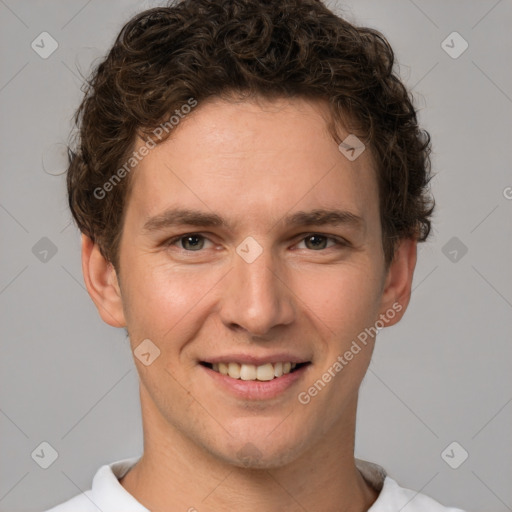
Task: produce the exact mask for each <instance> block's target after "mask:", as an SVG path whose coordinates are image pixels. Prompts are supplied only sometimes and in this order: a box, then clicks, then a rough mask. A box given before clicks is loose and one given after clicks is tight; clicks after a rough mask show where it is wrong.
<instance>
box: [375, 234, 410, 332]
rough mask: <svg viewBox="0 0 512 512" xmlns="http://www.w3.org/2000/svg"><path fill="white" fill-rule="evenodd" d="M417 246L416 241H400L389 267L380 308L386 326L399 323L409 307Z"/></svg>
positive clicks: (407, 239) (405, 239)
mask: <svg viewBox="0 0 512 512" xmlns="http://www.w3.org/2000/svg"><path fill="white" fill-rule="evenodd" d="M417 246H418V242H417V241H416V240H414V239H410V238H404V239H402V240H400V242H399V244H398V247H397V248H396V251H395V255H394V257H393V261H392V262H391V264H390V266H389V269H388V272H387V275H386V278H385V281H384V286H383V291H382V297H381V306H380V314H381V316H382V315H385V316H386V326H390V325H394V324H396V323H398V322H399V321H400V320H401V318H402V317H403V315H404V313H405V310H406V309H407V306H408V305H409V300H410V298H411V286H412V278H413V274H414V269H415V267H416V258H417ZM390 311H393V313H394V315H393V316H392V317H391V315H390V314H389V312H390ZM386 312H388V314H386Z"/></svg>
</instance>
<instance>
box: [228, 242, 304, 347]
mask: <svg viewBox="0 0 512 512" xmlns="http://www.w3.org/2000/svg"><path fill="white" fill-rule="evenodd" d="M226 279H227V281H226V283H225V288H224V290H223V298H222V305H221V308H220V315H221V319H222V321H223V323H224V325H226V326H227V327H229V328H230V329H234V330H243V331H246V333H247V334H248V335H252V336H259V337H261V336H265V335H268V334H269V333H270V331H271V330H272V329H274V328H276V327H278V326H285V325H289V324H290V323H291V322H293V320H294V316H295V308H294V305H293V293H292V291H291V289H290V288H289V286H290V285H289V284H288V283H287V282H286V281H287V274H286V269H284V268H283V266H282V265H280V264H279V262H278V261H276V259H275V257H274V256H273V255H272V254H271V251H270V250H267V249H265V250H263V252H262V254H260V256H259V257H258V258H257V259H256V260H255V261H252V262H251V263H249V262H247V261H245V260H244V259H243V258H242V257H239V255H238V254H235V255H234V263H233V268H232V270H231V272H229V273H228V275H227V276H226Z"/></svg>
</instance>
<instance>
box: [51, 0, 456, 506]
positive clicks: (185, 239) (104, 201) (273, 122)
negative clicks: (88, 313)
mask: <svg viewBox="0 0 512 512" xmlns="http://www.w3.org/2000/svg"><path fill="white" fill-rule="evenodd" d="M77 121H78V123H79V126H80V134H79V135H80V137H79V141H78V145H77V147H76V149H75V151H74V153H73V154H72V158H71V161H70V167H69V170H68V192H69V202H70V207H71V210H72V212H73V215H74V218H75V220H76V221H77V224H78V226H79V228H80V230H81V231H82V261H83V265H82V266H83V274H84V279H85V283H86V286H87V289H88V291H89V294H90V296H91V298H92V300H93V301H94V303H95V304H96V306H97V308H98V311H99V314H100V315H101V317H102V319H103V320H104V321H105V322H107V323H108V324H109V325H112V326H116V327H123V328H126V330H127V332H128V334H129V338H130V344H131V347H132V350H133V353H134V362H135V364H136V366H137V370H138V373H139V378H140V399H141V408H142V419H143V428H144V453H143V455H142V457H141V458H140V459H127V460H123V461H118V462H115V463H112V464H110V465H107V466H103V467H102V468H101V469H100V470H99V471H98V473H97V474H96V476H95V478H94V481H93V484H92V489H91V490H90V491H87V492H86V493H84V494H82V495H79V496H76V497H75V498H73V499H72V500H70V501H68V502H66V503H65V504H62V505H60V506H58V507H56V508H54V509H52V511H53V512H64V511H73V512H78V511H89V510H91V511H92V510H101V511H103V512H110V511H123V512H132V511H133V512H135V511H145V510H151V511H153V512H156V511H180V510H183V511H187V510H188V511H199V512H201V511H203V510H204V511H228V510H229V511H231V510H239V509H243V510H245V511H249V512H250V511H253V510H254V511H256V510H258V511H260V510H265V511H278V510H279V511H281V510H286V511H304V510H308V511H315V512H327V511H334V510H336V511H338V510H339V511H366V510H371V511H372V512H384V511H389V510H407V511H409V512H413V511H416V512H418V511H427V510H428V511H439V512H441V511H452V512H453V511H455V510H456V509H453V508H445V507H443V506H442V505H440V504H439V503H437V502H435V501H434V500H432V499H430V498H428V497H427V496H424V495H422V494H417V493H415V492H413V491H409V490H407V489H403V488H401V487H400V486H399V485H398V484H397V483H396V482H395V481H394V480H392V479H391V478H389V477H387V476H386V474H385V471H384V470H383V469H382V468H380V467H379V466H377V465H375V464H371V463H368V462H363V461H357V460H355V459H354V436H355V426H356V410H357V397H358V390H359V386H360V384H361V381H362V379H363V377H364V375H365V372H366V370H367V368H368V365H369V362H370V358H371V354H372V350H373V346H374V343H375V339H376V334H377V332H378V330H380V329H381V328H383V327H386V326H389V325H393V324H395V323H397V322H398V321H399V320H400V319H401V317H402V316H403V314H404V312H405V310H406V308H407V305H408V303H409V298H410V293H411V282H412V278H413V272H414V268H415V264H416V247H417V243H418V242H419V241H424V240H426V239H427V237H428V234H429V231H430V216H431V214H432V211H433V201H432V199H431V197H430V196H429V193H428V182H429V179H430V174H429V173H430V161H429V152H430V143H429V137H428V134H426V133H425V132H423V131H421V130H420V129H419V127H418V124H417V120H416V114H415V110H414V107H413V105H412V104H411V102H410V99H409V96H408V92H407V90H406V89H405V88H404V86H403V85H402V84H401V82H400V81H399V79H398V78H397V77H396V76H395V74H394V72H393V52H392V50H391V48H390V47H389V45H388V43H387V42H386V40H385V39H384V38H383V36H382V35H380V34H379V33H377V32H376V31H373V30H371V29H366V28H357V27H354V26H352V25H350V24H349V23H347V22H346V21H344V20H343V19H341V18H339V17H337V16H335V15H334V14H333V13H332V12H331V11H329V10H328V9H327V8H326V7H325V6H324V5H322V4H321V3H320V2H317V1H314V0H280V1H275V0H273V1H270V0H266V1H257V2H255V1H249V0H218V1H217V0H216V1H209V0H185V1H184V2H181V3H178V4H176V5H174V6H171V7H168V8H156V9H152V10H149V11H146V12H143V13H141V14H140V15H138V16H136V17H135V18H134V19H132V20H131V21H130V22H129V23H128V24H127V25H126V26H125V27H124V28H123V30H122V31H121V33H120V35H119V36H118V38H117V40H116V42H115V44H114V46H113V48H112V49H111V51H110V53H109V55H108V56H107V58H106V59H105V60H104V61H103V62H102V63H101V64H100V65H99V67H98V68H97V70H96V71H95V73H94V75H93V77H92V79H91V81H90V83H89V88H88V90H87V93H86V97H85V99H84V101H83V103H82V105H81V106H80V109H79V111H78V113H77Z"/></svg>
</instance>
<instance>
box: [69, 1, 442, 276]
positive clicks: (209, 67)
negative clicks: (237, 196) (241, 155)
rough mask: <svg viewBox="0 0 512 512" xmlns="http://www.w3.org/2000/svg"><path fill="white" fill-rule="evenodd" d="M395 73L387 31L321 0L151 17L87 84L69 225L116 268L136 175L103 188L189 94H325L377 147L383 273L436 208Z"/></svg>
mask: <svg viewBox="0 0 512 512" xmlns="http://www.w3.org/2000/svg"><path fill="white" fill-rule="evenodd" d="M393 68H394V53H393V50H392V49H391V47H390V45H389V43H388V42H387V40H386V39H385V38H384V36H383V35H382V34H381V33H380V32H378V31H376V30H374V29H371V28H364V27H356V26H354V25H352V24H351V23H349V22H348V21H346V20H344V19H342V18H341V17H339V16H337V15H335V14H334V13H333V12H331V11H330V10H329V9H328V8H327V7H326V6H325V5H323V4H322V3H321V2H320V1H316V0H184V1H180V2H178V3H171V4H169V5H168V6H167V7H158V8H153V9H149V10H147V11H144V12H142V13H140V14H138V15H136V16H135V17H134V18H132V19H131V20H130V21H129V22H128V23H127V24H126V25H125V26H124V27H123V28H122V30H121V32H120V33H119V35H118V37H117V39H116V41H115V43H114V45H113V47H112V49H111V50H110V52H109V53H108V55H107V56H106V58H105V59H104V60H103V61H102V62H101V63H100V64H99V65H98V66H97V67H96V69H95V70H94V72H93V73H92V75H91V77H90V79H89V80H87V82H86V84H85V89H84V93H85V97H84V99H83V102H82V103H81V105H80V107H79V108H78V110H77V112H76V115H75V122H76V124H77V127H78V130H77V131H76V133H75V135H76V138H75V141H74V148H73V149H72V148H71V146H70V151H69V155H70V159H69V160H70V161H69V168H68V172H67V187H68V197H69V205H70V208H71V211H72V214H73V217H74V219H75V221H76V223H77V224H78V227H79V229H80V231H81V232H83V233H84V234H86V235H87V236H89V237H90V238H91V239H92V240H94V241H95V242H97V243H98V245H99V247H100V250H101V252H102V254H103V256H104V257H105V258H106V259H107V260H109V261H110V262H111V263H112V264H113V265H114V267H115V268H116V269H117V268H118V263H119V255H118V249H119V241H120V239H121V234H122V227H123V219H124V212H125V205H126V202H127V198H128V196H129V187H130V182H131V180H130V176H127V177H126V178H125V179H122V180H118V182H116V183H115V186H112V187H109V190H108V193H102V194H98V192H97V191H98V190H100V189H102V190H106V189H104V188H102V187H104V185H105V184H106V183H107V182H108V181H109V180H111V179H112V177H113V176H114V175H115V173H116V172H119V170H120V167H121V166H122V165H123V163H124V162H126V160H127V158H129V157H130V152H131V151H133V147H134V144H135V141H136V137H137V136H142V135H145V136H146V140H149V139H148V138H147V137H148V136H150V133H151V131H152V130H155V128H157V127H158V125H160V124H161V123H162V121H163V120H164V119H166V118H168V117H169V115H170V113H172V112H174V111H175V109H177V108H180V107H181V106H182V105H184V104H186V103H187V102H190V99H191V98H193V99H194V101H197V102H199V103H200V102H201V101H203V100H206V99H207V98H211V97H228V96H232V95H233V93H235V94H237V95H239V96H240V97H242V98H243V97H249V96H254V97H262V98H269V99H272V98H278V97H282V98H287V97H297V96H300V97H304V98H318V99H324V100H326V101H327V102H328V104H329V110H330V112H331V114H332V118H333V120H336V119H337V120H341V119H342V118H343V119H344V121H343V124H344V126H347V119H350V120H352V121H351V123H352V124H351V126H350V130H351V133H354V134H356V135H357V136H358V137H359V138H360V139H362V140H364V141H365V144H367V147H369V148H370V150H371V154H372V156H373V159H374V161H375V164H376V174H377V177H378V178H377V179H378V186H379V202H380V204H379V208H380V218H381V223H382V231H383V240H382V241H383V249H384V255H385V261H386V266H387V265H389V263H390V262H391V261H392V259H393V255H394V252H395V248H396V243H397V241H398V240H400V239H402V238H414V239H416V240H418V241H424V240H426V239H427V237H428V235H429V233H430V227H431V221H430V216H431V214H432V212H433V209H434V200H433V198H432V197H431V195H430V192H429V190H428V185H429V181H430V179H431V172H430V171H431V165H430V151H431V147H430V146H431V144H430V136H429V134H428V132H426V131H425V130H422V129H420V128H419V126H418V122H417V116H416V111H415V108H414V106H413V99H412V95H411V94H410V93H409V92H408V91H407V89H406V88H405V86H404V85H403V84H402V82H401V81H400V79H399V77H398V76H397V74H396V73H395V70H394V69H393ZM334 124H335V123H334ZM169 133H170V132H169ZM333 136H334V137H335V138H336V141H337V143H339V142H340V139H339V137H338V136H337V135H336V133H333ZM150 138H151V137H150ZM165 138H166V137H163V138H162V139H161V140H164V139H165ZM124 174H125V173H123V176H124ZM98 196H101V197H98Z"/></svg>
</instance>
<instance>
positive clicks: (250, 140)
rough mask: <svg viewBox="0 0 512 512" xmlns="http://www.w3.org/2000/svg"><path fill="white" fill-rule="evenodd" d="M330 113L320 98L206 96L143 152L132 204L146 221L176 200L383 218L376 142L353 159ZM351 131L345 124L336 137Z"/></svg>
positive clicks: (252, 210)
mask: <svg viewBox="0 0 512 512" xmlns="http://www.w3.org/2000/svg"><path fill="white" fill-rule="evenodd" d="M330 119H331V118H330V113H329V110H328V107H327V105H326V104H325V103H323V102H321V101H311V100H304V99H298V98H293V99H289V100H275V101H261V100H258V101H255V100H251V101H238V102H237V101H226V100H220V99H214V100H209V101H207V102H205V103H204V104H200V105H198V106H197V107H196V108H195V109H194V110H193V111H192V112H191V113H190V114H188V115H187V116H184V117H183V118H182V119H181V120H180V122H179V125H177V126H176V127H175V128H174V130H173V131H172V133H171V136H170V137H169V138H168V139H167V140H166V141H165V142H163V143H160V144H159V145H157V146H156V147H155V148H154V149H152V150H151V151H150V152H149V153H148V154H147V156H145V157H144V158H143V159H142V160H141V161H140V163H139V164H138V165H137V167H136V168H135V169H134V171H133V175H132V180H133V181H132V187H131V189H132V190H131V194H130V198H129V201H128V208H129V210H135V211H137V213H138V215H137V217H138V218H140V220H141V222H142V221H143V220H144V219H145V218H147V217H149V216H151V215H155V214H158V213H159V212H160V211H161V210H163V209H165V208H169V207H176V206H180V207H193V208H196V209H202V210H204V211H209V212H212V211H215V212H218V211H219V210H220V213H221V214H222V215H223V216H225V217H226V218H227V219H228V220H229V218H230V216H231V219H232V220H235V219H234V218H235V217H237V216H240V215H243V216H244V217H252V218H253V219H254V220H256V219H257V218H259V220H260V221H261V222H263V213H264V212H265V213H266V214H268V215H269V217H268V219H270V218H272V217H279V216H282V214H283V212H290V211H293V210H294V209H296V210H306V209H314V208H338V209H339V208H343V209H347V210H349V211H352V212H353V213H355V214H358V215H360V216H362V217H372V216H373V217H375V215H377V218H378V190H377V184H376V178H375V172H374V169H373V161H372V158H371V155H370V151H364V152H363V153H362V154H361V155H360V156H359V157H358V158H357V159H356V160H354V161H350V160H349V159H347V158H346V157H345V156H344V155H343V154H342V153H341V152H340V150H339V148H338V144H337V143H336V141H335V140H334V139H333V136H332V134H331V133H330V132H329V129H328V124H329V122H330ZM348 135H349V132H348V131H346V130H343V129H340V130H339V137H340V139H344V138H345V137H346V136H348ZM141 145H143V141H142V140H139V141H138V147H140V146H141Z"/></svg>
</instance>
